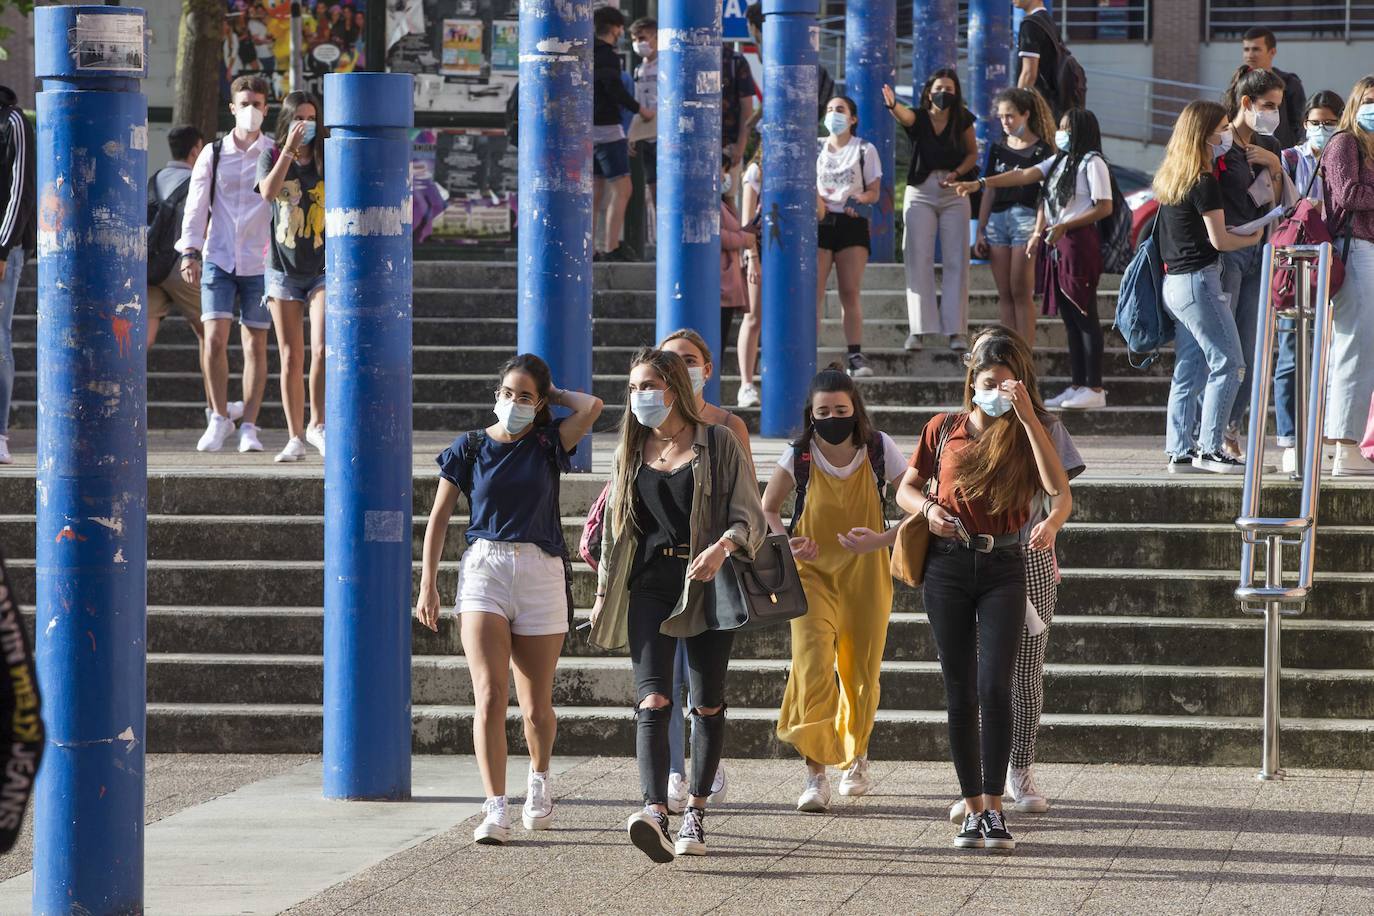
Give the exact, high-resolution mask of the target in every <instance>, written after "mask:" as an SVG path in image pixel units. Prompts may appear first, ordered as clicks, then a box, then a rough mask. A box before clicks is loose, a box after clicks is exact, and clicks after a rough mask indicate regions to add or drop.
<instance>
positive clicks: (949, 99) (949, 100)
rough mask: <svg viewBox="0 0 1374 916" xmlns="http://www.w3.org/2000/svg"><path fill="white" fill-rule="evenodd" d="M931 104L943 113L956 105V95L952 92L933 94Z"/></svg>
mask: <svg viewBox="0 0 1374 916" xmlns="http://www.w3.org/2000/svg"><path fill="white" fill-rule="evenodd" d="M930 104H932V105H934V106H935V107H936V108H938V109H940V110H941V111H944V110H945V109H946V108H949V107H950V106H951V105H953V104H954V93H952V92H936V93H933V94H932V95H931V97H930Z"/></svg>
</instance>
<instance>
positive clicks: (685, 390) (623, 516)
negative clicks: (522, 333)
mask: <svg viewBox="0 0 1374 916" xmlns="http://www.w3.org/2000/svg"><path fill="white" fill-rule="evenodd" d="M640 366H648V367H649V368H651V369H653V370H654V372H655V373H656V374H657V375H658V377H659V378H661V379H663V381H664V383H665V384H666V385H667V386H668V391H670V392H672V395H673V409H674V410H676V411H677V412H678V413H680V414H681V415H682V419H684V420H686V421H687V424H688V425H689V426H691V427H692V428H693V430H695V429H696V428H697V427H699V426H702V425H703V424H704V423H705V422H706V421H705V420H703V419H702V418H701V413H700V412H699V411H698V410H697V396H696V394H695V393H694V392H693V391H692V377H691V376H690V375H688V374H687V364H686V363H685V362H683V361H682V357H680V356H678V355H677V354H676V353H669V352H668V351H667V350H657V349H653V348H650V347H644V348H643V349H641V350H640V351H639V352H638V353H636V354H635V355H634V357H633V358H632V359H631V360H630V372H634V371H635V369H637V368H638V367H640ZM627 375H628V373H627ZM628 401H629V396H628V395H627V396H626V402H627V403H626V404H625V411H624V412H623V413H622V414H621V415H620V441H619V443H618V444H617V445H616V448H615V476H614V478H613V479H612V480H611V492H610V494H609V499H608V502H609V504H610V516H611V530H612V531H613V532H615V536H616V537H622V536H624V534H625V532H626V531H627V530H629V529H628V527H627V526H630V525H636V522H635V494H634V487H635V475H636V474H638V473H639V462H638V461H637V460H636V458H637V456H638V455H639V453H640V449H642V448H643V447H644V440H645V439H647V438H649V428H648V427H647V426H644V425H643V424H641V423H640V422H639V421H638V420H636V419H635V415H634V411H633V410H631V409H630V405H629V403H628ZM636 527H637V525H636Z"/></svg>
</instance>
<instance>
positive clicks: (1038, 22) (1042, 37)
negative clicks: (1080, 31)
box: [1016, 8, 1059, 108]
mask: <svg viewBox="0 0 1374 916" xmlns="http://www.w3.org/2000/svg"><path fill="white" fill-rule="evenodd" d="M1047 28H1048V29H1049V30H1050V31H1051V32H1053V31H1057V30H1058V26H1056V25H1055V24H1054V17H1052V16H1051V15H1050V12H1049V10H1047V9H1043V8H1042V9H1038V10H1036V11H1035V12H1033V13H1031V14H1030V15H1029V16H1027V17H1026V18H1025V19H1022V20H1021V29H1020V31H1019V32H1018V33H1017V36H1016V54H1017V58H1018V60H1019V59H1020V58H1022V57H1032V56H1034V57H1039V59H1040V69H1039V70H1038V71H1036V72H1037V74H1038V75H1037V76H1036V78H1035V88H1036V89H1038V90H1040V94H1041V95H1043V96H1044V97H1045V101H1047V102H1049V103H1050V107H1051V108H1053V107H1054V103H1055V99H1056V98H1057V97H1058V96H1057V94H1056V92H1055V86H1054V75H1055V74H1056V73H1058V72H1059V49H1058V48H1056V47H1055V45H1054V41H1053V40H1052V39H1051V38H1050V36H1049V35H1048V34H1046V32H1045V29H1047Z"/></svg>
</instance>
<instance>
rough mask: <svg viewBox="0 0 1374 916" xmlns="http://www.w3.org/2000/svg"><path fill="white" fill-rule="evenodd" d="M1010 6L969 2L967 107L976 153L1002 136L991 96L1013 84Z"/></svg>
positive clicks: (1001, 1) (995, 0) (994, 0)
mask: <svg viewBox="0 0 1374 916" xmlns="http://www.w3.org/2000/svg"><path fill="white" fill-rule="evenodd" d="M1011 46H1012V40H1011V5H1010V4H1009V3H1007V2H1006V0H969V7H968V71H969V79H968V106H969V110H970V111H972V112H973V113H974V114H976V115H977V116H978V123H977V125H976V126H975V128H974V129H975V131H976V132H977V134H978V151H979V154H980V155H979V159H980V161H981V158H982V155H981V154H982V153H983V152H984V151H986V150H987V145H988V143H989V142H991V141H994V140H996V139H997V138H998V137H1000V136H1001V135H1002V128H1001V126H1000V125H999V124H998V122H997V111H996V107H995V106H994V105H993V104H992V99H993V96H995V95H997V93H998V92H1001V91H1002V90H1003V89H1005V88H1007V87H1008V86H1011V85H1014V84H1015V83H1016V78H1015V76H1012V75H1011V74H1010V69H1009V64H1008V61H1009V60H1010V53H1011V52H1010V48H1011Z"/></svg>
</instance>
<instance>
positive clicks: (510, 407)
mask: <svg viewBox="0 0 1374 916" xmlns="http://www.w3.org/2000/svg"><path fill="white" fill-rule="evenodd" d="M493 410H494V412H495V413H496V419H498V420H500V421H501V425H502V426H504V427H505V428H506V432H508V433H510V434H511V435H512V436H518V435H520V434H521V433H523V432H524V431H525V429H526V428H527V427H528V426H529V425H530V424H531V423H533V422H534V417H535V415H536V414H537V413H538V408H536V407H529V406H526V405H524V404H517V403H515V402H514V401H508V400H506V399H504V398H502V399H501V400H499V401H497V402H496V407H495V408H493Z"/></svg>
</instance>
